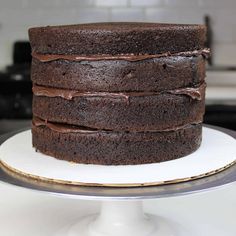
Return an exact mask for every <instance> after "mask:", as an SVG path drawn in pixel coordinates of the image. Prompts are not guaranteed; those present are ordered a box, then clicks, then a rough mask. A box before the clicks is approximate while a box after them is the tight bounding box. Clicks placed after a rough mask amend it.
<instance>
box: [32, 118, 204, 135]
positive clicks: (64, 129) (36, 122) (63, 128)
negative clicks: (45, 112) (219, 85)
mask: <svg viewBox="0 0 236 236" xmlns="http://www.w3.org/2000/svg"><path fill="white" fill-rule="evenodd" d="M201 122H202V120H199V121H196V122H194V123H191V124H187V125H182V126H177V127H171V128H168V129H164V130H148V131H133V132H135V133H144V132H168V131H176V130H179V129H184V128H187V127H189V126H190V125H196V124H199V123H201ZM32 125H33V126H36V127H39V126H46V127H47V128H49V129H51V130H53V131H56V132H59V133H84V134H94V133H95V134H96V133H98V132H99V133H100V132H109V131H110V132H115V131H111V130H97V129H91V128H88V127H81V126H75V125H68V124H62V123H53V122H49V121H47V120H42V119H40V118H39V117H34V118H33V120H32ZM116 132H119V131H116ZM120 132H127V131H120Z"/></svg>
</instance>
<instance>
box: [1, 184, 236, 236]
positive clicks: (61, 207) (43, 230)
mask: <svg viewBox="0 0 236 236" xmlns="http://www.w3.org/2000/svg"><path fill="white" fill-rule="evenodd" d="M0 192H1V197H0V207H1V211H0V235H2V236H32V235H33V236H49V235H50V236H52V235H53V232H54V230H55V229H57V228H58V227H61V226H62V225H63V224H65V223H66V222H67V221H68V220H72V219H77V218H79V217H81V216H84V215H89V214H91V213H95V212H97V211H98V210H99V204H100V203H99V202H94V201H85V200H75V199H65V198H59V197H57V196H53V195H47V194H45V193H37V192H33V191H30V190H25V189H21V188H17V187H14V186H8V185H5V184H1V183H0ZM144 206H145V211H146V212H149V213H153V214H159V215H161V216H163V217H167V218H169V219H175V220H176V221H177V222H179V223H180V224H185V225H187V226H188V227H191V228H194V231H195V232H196V235H198V236H235V235H236V224H235V212H236V183H233V184H231V185H230V186H226V187H223V188H221V189H217V190H213V191H210V192H205V193H201V194H194V195H187V196H181V197H173V198H165V199H157V200H146V201H145V203H144Z"/></svg>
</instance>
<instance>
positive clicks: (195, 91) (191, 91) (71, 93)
mask: <svg viewBox="0 0 236 236" xmlns="http://www.w3.org/2000/svg"><path fill="white" fill-rule="evenodd" d="M205 88H206V83H202V84H201V85H200V86H199V87H197V88H179V89H174V90H168V91H164V92H125V93H113V92H112V93H109V92H79V91H75V90H67V89H58V88H49V87H44V86H39V85H34V86H33V89H32V90H33V93H34V95H36V96H46V97H61V98H64V99H67V100H72V99H73V98H74V97H105V98H113V99H117V98H118V99H122V98H123V99H125V100H126V101H127V100H128V99H129V98H130V97H142V96H153V95H159V94H163V93H171V94H175V95H186V96H189V97H191V98H192V99H196V100H199V101H200V100H202V99H203V96H204V91H205Z"/></svg>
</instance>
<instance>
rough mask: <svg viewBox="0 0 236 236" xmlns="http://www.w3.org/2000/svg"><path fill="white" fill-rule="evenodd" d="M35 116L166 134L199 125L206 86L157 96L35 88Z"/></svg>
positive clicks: (91, 126)
mask: <svg viewBox="0 0 236 236" xmlns="http://www.w3.org/2000/svg"><path fill="white" fill-rule="evenodd" d="M33 92H34V96H33V114H34V115H35V116H37V117H39V118H41V119H44V120H48V121H52V122H59V123H67V124H73V125H79V126H85V127H90V128H95V129H103V130H129V131H132V130H136V131H144V130H163V129H172V128H173V127H178V126H181V125H186V124H189V123H199V122H201V121H202V119H203V114H204V110H205V106H204V100H205V84H202V85H201V86H200V87H199V88H195V89H194V88H183V89H176V90H169V91H166V92H163V93H156V92H139V93H135V92H129V93H106V92H97V93H90V92H86V93H85V92H77V91H72V90H63V89H53V88H46V87H40V86H35V87H34V88H33Z"/></svg>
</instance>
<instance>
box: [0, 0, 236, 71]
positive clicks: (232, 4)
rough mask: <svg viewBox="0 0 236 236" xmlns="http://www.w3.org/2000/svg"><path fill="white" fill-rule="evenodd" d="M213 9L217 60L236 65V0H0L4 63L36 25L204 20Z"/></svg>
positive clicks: (0, 44)
mask: <svg viewBox="0 0 236 236" xmlns="http://www.w3.org/2000/svg"><path fill="white" fill-rule="evenodd" d="M205 14H208V15H210V17H211V18H212V24H213V32H214V48H215V52H214V61H215V63H216V64H224V65H229V64H230V65H236V56H235V55H236V0H87V1H86V0H0V67H3V66H5V65H6V64H10V63H11V53H12V51H11V48H12V43H13V41H14V40H19V39H27V37H28V36H27V29H28V28H29V27H32V26H41V25H55V24H75V23H85V22H102V21H103V22H104V21H146V22H175V23H203V16H204V15H205Z"/></svg>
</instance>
